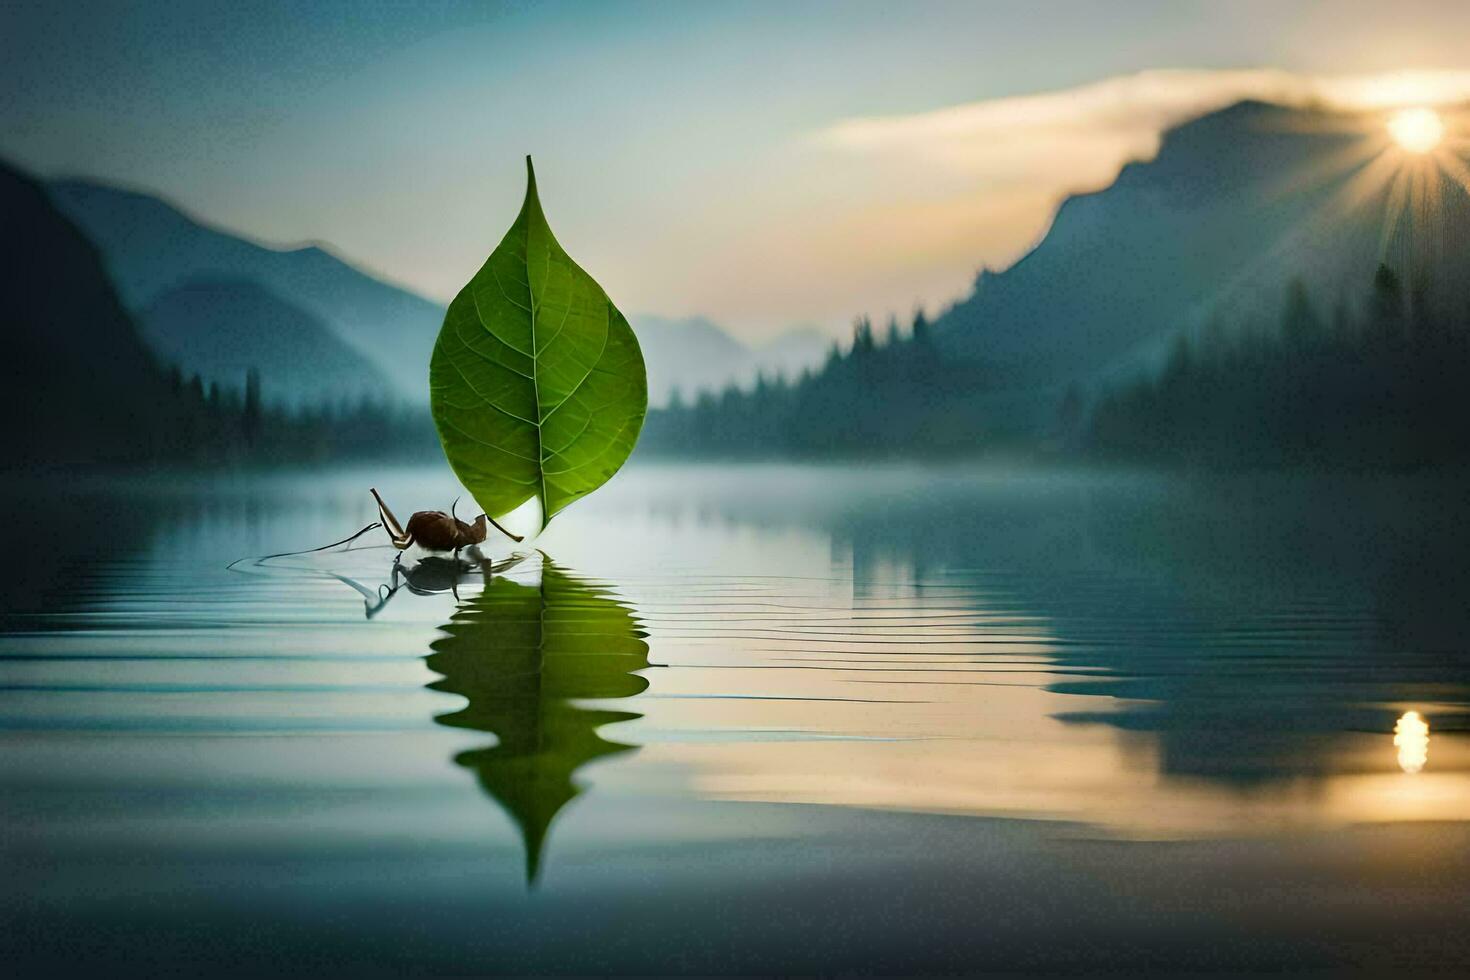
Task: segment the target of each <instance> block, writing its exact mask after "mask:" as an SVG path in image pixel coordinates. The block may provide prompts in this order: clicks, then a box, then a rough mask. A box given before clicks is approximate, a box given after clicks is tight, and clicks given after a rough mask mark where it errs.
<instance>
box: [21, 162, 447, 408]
mask: <svg viewBox="0 0 1470 980" xmlns="http://www.w3.org/2000/svg"><path fill="white" fill-rule="evenodd" d="M48 189H49V192H50V194H51V197H52V199H53V200H54V201H55V202H56V204H57V206H58V207H59V208H60V209H61V210H62V211H63V212H64V213H66V214H67V215H68V216H69V217H70V218H71V219H72V220H73V221H75V222H76V223H77V224H78V225H79V226H80V227H81V228H82V230H83V231H85V232H86V233H87V235H88V236H89V237H90V238H92V240H93V241H94V242H96V244H97V246H98V248H99V249H100V250H101V251H102V253H103V255H104V256H105V257H106V259H107V266H108V271H109V272H110V274H111V276H112V279H113V281H114V283H115V284H116V286H117V289H118V292H119V294H120V295H121V296H122V298H123V301H124V303H126V304H127V306H128V307H129V308H130V309H132V310H134V311H142V310H144V309H145V308H147V307H148V306H149V305H150V304H151V303H153V302H154V301H155V300H156V299H157V298H158V297H159V296H160V295H161V294H163V293H165V292H167V291H168V290H171V289H174V288H176V287H179V286H182V285H183V284H185V283H187V282H190V281H197V280H231V281H236V282H238V281H241V280H246V281H249V282H252V283H254V284H256V285H257V286H258V287H261V288H263V289H265V290H267V291H269V292H270V293H272V294H274V295H275V296H276V297H278V298H279V299H281V300H283V301H284V302H285V303H287V304H290V305H291V306H294V307H297V308H299V309H300V310H302V311H304V312H305V313H306V314H309V315H310V316H311V317H314V318H316V320H318V321H319V322H320V323H321V324H323V325H324V326H325V327H326V328H327V329H328V330H329V331H330V332H331V333H332V334H333V335H334V336H335V337H336V338H337V339H338V340H339V341H340V342H341V343H343V344H345V345H346V346H347V347H349V348H351V349H352V350H353V351H355V352H356V353H357V354H358V355H360V356H361V357H362V358H363V359H365V361H366V362H368V363H371V364H372V365H373V366H374V367H375V368H376V374H375V375H374V376H373V377H371V378H369V379H366V380H367V382H368V383H369V384H380V383H381V381H382V379H383V378H386V379H387V381H388V385H389V391H388V392H385V394H392V395H393V396H396V398H397V399H399V400H402V401H405V402H409V403H417V404H421V403H425V402H427V401H428V390H429V385H428V378H429V355H430V352H431V351H432V350H433V346H434V338H435V337H436V336H437V335H438V332H439V326H440V324H441V323H442V322H443V318H444V308H443V307H441V306H439V305H438V304H436V303H433V302H430V301H429V300H427V299H424V298H423V297H421V296H417V295H415V294H413V293H411V292H408V291H407V290H404V289H400V288H398V287H396V286H391V285H389V284H387V283H385V282H382V281H380V280H378V279H376V278H374V277H372V276H370V275H368V274H367V273H365V272H362V271H361V270H359V269H356V268H354V267H353V266H351V265H349V264H348V263H346V262H344V261H342V260H341V259H339V258H337V257H335V256H333V255H331V254H330V253H328V252H326V251H324V250H323V249H321V248H319V247H317V246H306V247H302V248H295V249H273V248H267V247H265V246H263V245H257V244H255V243H254V242H250V241H247V240H245V239H243V238H240V237H238V236H235V235H232V234H229V233H228V232H225V231H221V230H218V229H215V228H211V227H208V226H206V225H204V224H202V223H200V222H198V221H196V220H195V219H193V218H191V217H189V216H188V215H186V214H185V213H183V212H182V211H180V210H179V209H178V208H175V207H174V206H173V205H171V204H168V203H166V202H165V201H162V200H160V199H159V198H156V197H152V196H150V195H147V194H142V193H138V192H134V191H128V190H122V189H119V188H116V187H111V186H108V185H106V184H100V183H96V182H93V181H87V180H59V181H53V182H51V183H50V185H49V188H48ZM298 319H299V318H298Z"/></svg>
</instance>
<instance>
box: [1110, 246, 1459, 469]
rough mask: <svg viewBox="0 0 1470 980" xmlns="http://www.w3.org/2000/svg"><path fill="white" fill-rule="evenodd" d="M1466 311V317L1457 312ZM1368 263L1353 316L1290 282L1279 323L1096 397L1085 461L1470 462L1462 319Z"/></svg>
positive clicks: (1178, 348) (1200, 347) (1205, 343)
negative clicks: (1324, 308) (1363, 297)
mask: <svg viewBox="0 0 1470 980" xmlns="http://www.w3.org/2000/svg"><path fill="white" fill-rule="evenodd" d="M1466 312H1467V313H1470V311H1466ZM1466 320H1467V316H1466V315H1463V314H1462V315H1461V316H1458V317H1456V316H1446V315H1445V314H1443V313H1436V312H1435V307H1434V305H1433V304H1431V303H1430V302H1429V297H1428V295H1427V293H1426V291H1424V290H1416V291H1415V292H1414V293H1413V294H1409V293H1407V292H1406V290H1405V289H1404V287H1403V284H1402V282H1401V281H1400V278H1399V276H1398V275H1396V274H1395V273H1394V272H1393V270H1391V269H1389V268H1387V267H1380V268H1379V269H1378V272H1377V274H1376V275H1375V276H1374V279H1373V282H1372V284H1371V287H1370V289H1369V290H1368V296H1367V302H1366V304H1364V306H1363V309H1362V311H1361V312H1360V313H1356V314H1354V313H1350V312H1349V311H1348V309H1347V308H1346V307H1339V308H1338V310H1337V311H1336V312H1335V314H1333V315H1332V316H1331V317H1324V316H1323V315H1322V314H1321V312H1320V311H1319V310H1318V309H1317V308H1316V307H1315V306H1314V305H1313V303H1312V300H1311V298H1310V297H1309V296H1308V295H1307V291H1306V289H1305V288H1304V287H1303V286H1302V284H1301V283H1299V282H1296V283H1293V284H1292V285H1291V287H1290V288H1289V289H1288V291H1287V296H1286V299H1285V302H1284V304H1283V308H1282V315H1281V319H1280V322H1279V323H1278V324H1275V325H1273V326H1272V327H1262V328H1258V329H1253V330H1250V329H1247V330H1241V331H1236V332H1228V331H1226V330H1224V329H1223V328H1220V327H1216V328H1215V329H1214V330H1212V331H1210V332H1208V333H1207V334H1206V335H1205V336H1204V337H1203V338H1201V339H1200V340H1198V341H1197V342H1192V341H1190V340H1189V339H1187V338H1186V337H1184V336H1181V337H1180V338H1179V339H1178V340H1177V341H1176V343H1175V346H1174V349H1173V352H1172V354H1171V355H1170V357H1169V359H1168V362H1167V364H1166V365H1165V366H1164V368H1163V370H1162V371H1160V372H1159V373H1158V375H1157V376H1156V377H1153V378H1150V379H1146V380H1143V381H1139V382H1136V383H1134V384H1132V385H1130V386H1128V387H1126V388H1124V389H1122V390H1119V391H1115V392H1112V393H1110V394H1108V395H1106V396H1105V397H1103V398H1102V399H1101V401H1100V403H1099V404H1098V405H1097V406H1096V408H1095V409H1094V410H1093V412H1092V414H1091V419H1090V422H1089V423H1088V425H1087V430H1086V433H1085V436H1084V445H1085V447H1086V448H1087V449H1088V450H1089V451H1090V452H1091V453H1092V454H1094V455H1098V456H1101V457H1104V458H1111V459H1122V460H1132V461H1144V462H1158V463H1168V464H1186V465H1202V466H1210V467H1323V468H1348V469H1389V470H1398V469H1416V468H1422V467H1433V466H1443V465H1450V464H1454V465H1458V464H1463V463H1464V462H1466V461H1467V460H1470V323H1467V322H1466Z"/></svg>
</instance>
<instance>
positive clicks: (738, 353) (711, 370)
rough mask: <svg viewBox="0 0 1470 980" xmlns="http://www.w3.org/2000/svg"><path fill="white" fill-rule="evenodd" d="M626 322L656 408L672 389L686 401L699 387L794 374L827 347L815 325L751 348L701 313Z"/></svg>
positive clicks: (717, 388) (645, 315)
mask: <svg viewBox="0 0 1470 980" xmlns="http://www.w3.org/2000/svg"><path fill="white" fill-rule="evenodd" d="M630 321H631V323H632V324H633V330H634V332H635V333H637V335H638V340H639V343H640V344H641V345H642V347H643V355H644V360H645V361H646V362H647V364H648V400H649V403H650V404H652V405H653V406H654V407H661V406H663V405H665V404H667V403H668V401H669V399H670V397H671V396H672V395H673V393H674V392H675V391H678V392H679V394H680V397H682V398H683V399H685V400H686V401H687V400H689V399H692V398H694V397H696V396H697V395H698V394H699V393H700V392H701V391H714V392H718V391H721V390H723V389H724V388H726V387H728V386H729V385H732V384H733V385H737V386H739V387H749V386H750V385H752V384H754V383H755V380H756V377H757V375H759V374H762V373H765V374H767V375H772V376H774V375H777V374H781V375H785V376H786V377H788V378H795V377H796V376H797V375H799V374H801V372H802V371H803V370H805V369H806V368H814V367H816V366H818V365H819V364H821V363H822V358H823V357H825V356H826V352H827V347H828V345H829V342H828V340H827V339H826V337H825V336H824V335H823V334H822V333H821V332H820V331H818V330H817V329H816V328H815V327H796V328H793V329H791V330H788V331H787V332H785V333H783V334H781V335H779V336H778V337H776V338H775V339H774V340H771V341H769V342H768V343H765V344H761V345H758V346H754V347H752V346H749V345H747V344H744V343H742V342H741V341H739V340H736V339H735V338H734V337H733V336H731V335H730V333H729V332H728V331H727V330H725V329H724V328H723V327H721V326H720V325H718V324H716V323H714V322H713V321H711V320H709V319H708V318H706V317H702V316H694V317H684V318H682V319H675V318H670V317H662V316H655V315H653V314H650V313H640V314H636V315H634V316H633V317H631V318H630Z"/></svg>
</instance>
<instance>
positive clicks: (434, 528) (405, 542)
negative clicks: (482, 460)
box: [369, 488, 523, 558]
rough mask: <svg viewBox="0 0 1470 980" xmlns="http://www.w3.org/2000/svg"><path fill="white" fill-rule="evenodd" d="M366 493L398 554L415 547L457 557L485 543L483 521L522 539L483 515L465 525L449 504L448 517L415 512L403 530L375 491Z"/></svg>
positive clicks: (427, 512)
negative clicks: (463, 551)
mask: <svg viewBox="0 0 1470 980" xmlns="http://www.w3.org/2000/svg"><path fill="white" fill-rule="evenodd" d="M369 492H371V493H372V495H373V499H374V500H376V501H377V502H378V516H379V517H380V518H382V520H383V530H385V531H387V532H388V538H389V540H391V541H392V542H393V547H395V548H397V549H398V550H399V551H400V552H403V551H407V550H408V549H409V548H410V547H412V546H413V545H418V546H419V547H420V548H423V549H424V550H425V551H452V552H454V555H455V557H456V558H458V557H459V552H460V549H461V548H473V547H474V546H475V545H478V544H480V543H481V542H483V541H484V540H485V534H486V521H489V523H490V524H492V525H494V527H495V530H497V531H499V532H500V533H501V534H503V535H505V536H506V537H508V538H510V539H511V540H512V541H521V540H523V539H522V538H521V536H520V535H517V534H511V533H510V532H509V531H507V530H506V529H505V528H503V527H501V526H500V525H499V524H498V523H496V522H495V520H494V518H491V517H487V516H486V515H484V514H481V515H480V516H479V517H477V518H475V523H473V524H466V523H465V522H464V521H462V520H460V519H459V518H458V517H456V516H455V515H454V506H453V505H450V508H449V510H450V513H448V514H446V513H444V512H443V511H442V510H421V511H418V512H417V513H415V514H414V515H413V516H412V517H410V518H409V519H408V527H407V528H405V527H404V526H403V525H401V524H399V523H398V518H396V517H394V516H393V511H391V510H389V509H388V505H387V504H385V503H384V502H383V498H382V497H380V496H379V495H378V491H377V489H376V488H372V489H370V491H369ZM456 503H458V501H456Z"/></svg>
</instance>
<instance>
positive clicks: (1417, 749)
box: [1393, 711, 1429, 772]
mask: <svg viewBox="0 0 1470 980" xmlns="http://www.w3.org/2000/svg"><path fill="white" fill-rule="evenodd" d="M1393 744H1394V746H1395V747H1396V748H1397V749H1398V750H1399V768H1400V769H1402V770H1403V771H1404V772H1419V771H1420V770H1422V769H1423V768H1424V765H1425V763H1427V762H1428V761H1429V722H1427V721H1425V720H1424V716H1423V715H1421V714H1419V712H1417V711H1406V712H1404V713H1403V715H1402V716H1401V717H1400V718H1399V720H1398V721H1397V722H1396V723H1394V726H1393Z"/></svg>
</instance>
